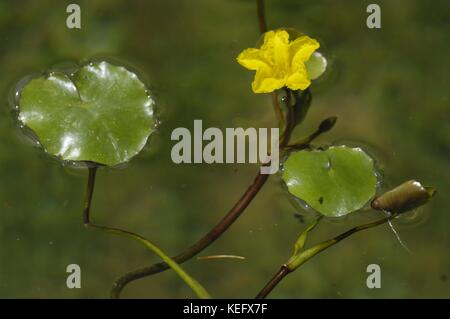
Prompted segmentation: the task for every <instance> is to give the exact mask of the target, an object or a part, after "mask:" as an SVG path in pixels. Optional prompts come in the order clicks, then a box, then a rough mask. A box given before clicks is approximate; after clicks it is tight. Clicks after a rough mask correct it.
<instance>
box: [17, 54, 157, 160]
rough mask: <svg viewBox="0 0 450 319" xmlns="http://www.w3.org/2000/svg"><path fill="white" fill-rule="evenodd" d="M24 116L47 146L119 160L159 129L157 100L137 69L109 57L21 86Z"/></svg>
mask: <svg viewBox="0 0 450 319" xmlns="http://www.w3.org/2000/svg"><path fill="white" fill-rule="evenodd" d="M18 93H19V99H18V108H19V120H20V121H21V122H22V123H23V125H25V126H26V127H28V128H29V129H31V130H32V131H33V132H34V133H35V135H36V136H37V138H38V139H39V142H40V144H41V145H42V146H43V148H44V149H45V151H46V152H48V153H49V154H51V155H54V156H57V157H58V158H60V159H62V160H65V161H89V162H95V163H98V164H103V165H108V166H114V165H117V164H120V163H123V162H127V161H129V160H130V159H131V158H132V157H133V156H135V155H136V154H138V153H139V152H140V151H141V150H142V148H143V147H144V145H145V143H146V142H147V139H148V137H149V136H150V134H151V133H152V132H153V131H154V116H153V106H154V100H153V99H152V98H151V97H150V96H149V93H148V91H147V88H146V87H145V85H144V84H143V83H142V82H141V81H140V80H139V79H138V77H137V76H136V74H135V73H133V72H131V71H129V70H127V69H126V68H124V67H122V66H116V65H113V64H110V63H108V62H104V61H103V62H96V63H89V64H86V65H84V66H82V67H80V68H79V69H78V70H77V71H76V72H75V73H73V74H70V75H67V74H65V73H62V72H50V73H49V74H48V75H45V76H41V77H38V78H35V79H33V80H31V81H30V82H28V83H27V84H26V85H25V86H24V87H23V88H22V89H21V90H20V91H19V92H18Z"/></svg>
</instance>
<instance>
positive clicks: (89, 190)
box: [83, 167, 211, 299]
mask: <svg viewBox="0 0 450 319" xmlns="http://www.w3.org/2000/svg"><path fill="white" fill-rule="evenodd" d="M96 172H97V168H96V167H91V168H89V177H88V183H87V187H86V196H85V201H84V209H83V222H84V226H85V227H92V228H95V229H99V230H102V231H105V232H108V233H112V234H115V235H119V236H124V237H127V238H130V239H133V240H135V241H137V242H138V243H140V244H142V245H143V246H144V247H146V248H147V249H148V250H150V251H151V252H152V253H154V254H156V255H157V256H159V257H160V258H161V259H162V260H164V261H165V262H166V263H167V265H168V267H170V268H172V269H173V270H174V271H175V272H176V273H177V274H178V276H180V278H181V279H182V280H183V281H184V282H185V283H186V284H187V285H188V286H189V287H190V288H191V289H192V290H193V291H194V292H195V294H196V295H197V296H198V297H199V298H203V299H204V298H211V296H210V295H209V294H208V292H207V291H206V289H205V288H203V286H202V285H201V284H200V283H199V282H198V281H197V280H195V279H194V278H192V277H191V276H189V275H188V274H187V273H186V272H185V271H184V270H183V269H182V268H181V267H180V266H179V265H178V264H177V263H176V262H175V261H174V260H172V259H171V258H170V257H169V256H168V255H167V254H165V253H164V251H162V250H161V249H160V248H159V247H158V246H156V245H155V244H153V243H152V242H151V241H149V240H148V239H146V238H144V237H142V236H141V235H138V234H136V233H133V232H130V231H127V230H123V229H119V228H113V227H107V226H100V225H96V224H93V223H91V221H90V211H91V203H92V196H93V194H94V186H95V176H96Z"/></svg>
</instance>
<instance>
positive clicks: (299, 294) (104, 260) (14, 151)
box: [0, 0, 450, 298]
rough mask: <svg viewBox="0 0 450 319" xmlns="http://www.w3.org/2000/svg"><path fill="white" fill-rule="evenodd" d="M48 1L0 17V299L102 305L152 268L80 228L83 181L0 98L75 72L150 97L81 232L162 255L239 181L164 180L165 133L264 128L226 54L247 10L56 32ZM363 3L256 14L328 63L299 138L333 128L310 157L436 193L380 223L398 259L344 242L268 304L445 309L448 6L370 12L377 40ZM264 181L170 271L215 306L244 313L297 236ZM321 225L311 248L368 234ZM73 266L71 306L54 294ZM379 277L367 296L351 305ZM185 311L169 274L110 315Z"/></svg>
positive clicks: (207, 221) (252, 29) (218, 170)
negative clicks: (127, 69)
mask: <svg viewBox="0 0 450 319" xmlns="http://www.w3.org/2000/svg"><path fill="white" fill-rule="evenodd" d="M68 3H69V2H66V1H56V0H53V1H49V0H47V1H39V2H37V1H23V2H20V4H19V3H18V2H17V1H5V0H1V1H0V40H1V48H0V92H1V96H2V97H3V98H2V106H3V107H2V108H1V116H0V136H1V137H0V297H8V298H10V297H32V298H36V297H39V298H42V297H64V298H75V297H94V298H98V297H107V296H108V293H109V289H110V287H111V285H112V282H113V281H114V279H116V277H118V276H119V275H121V274H122V273H124V272H125V271H128V270H132V269H134V268H136V267H139V266H143V265H146V264H150V263H153V262H155V261H157V258H156V257H155V256H152V255H150V254H149V253H147V252H145V251H144V250H143V249H142V248H141V247H139V246H138V245H136V244H135V243H133V242H129V241H127V240H124V239H123V238H116V237H113V236H108V235H107V234H103V233H97V232H95V231H88V230H85V229H84V228H83V226H82V220H81V211H82V206H83V203H82V201H83V194H84V186H85V182H86V177H87V172H86V171H85V170H83V169H74V168H69V167H62V166H61V165H60V164H59V163H58V162H56V161H55V160H52V159H49V158H48V157H46V156H45V154H44V153H43V152H41V151H40V150H39V149H38V148H37V147H33V146H32V145H33V144H32V143H31V142H29V141H28V140H27V139H25V138H24V137H23V135H22V134H21V133H20V130H19V129H18V128H17V125H16V123H15V121H14V119H13V117H12V115H11V114H12V112H11V107H10V105H9V103H8V96H9V95H10V92H11V90H12V89H13V87H14V85H15V84H16V83H17V81H19V79H21V78H23V76H25V75H27V74H31V73H39V72H42V71H44V70H46V69H48V68H49V67H52V66H67V65H68V64H69V65H70V64H71V63H72V64H73V63H74V62H77V61H84V60H87V59H89V58H91V57H108V58H114V59H118V60H120V61H124V62H126V63H127V64H129V65H132V66H133V67H134V68H136V69H137V70H140V76H142V77H143V78H144V79H145V80H146V81H147V82H148V83H149V84H150V86H151V88H152V90H153V91H154V92H156V93H157V95H158V108H159V113H160V120H161V125H160V129H159V132H158V133H157V134H156V135H155V136H152V139H151V142H150V143H149V146H148V147H147V148H146V150H145V151H144V152H143V153H141V154H140V155H139V156H138V157H137V158H135V159H134V160H133V161H132V162H131V163H129V164H128V165H126V166H125V167H123V168H121V169H116V170H110V169H103V170H101V171H100V172H99V175H98V180H97V188H96V191H95V199H94V206H93V211H92V214H93V220H94V221H95V222H98V223H102V224H108V225H111V226H120V227H123V228H126V229H129V230H133V231H136V232H138V233H141V234H143V235H145V236H146V237H148V238H150V239H152V240H153V241H155V242H156V243H158V244H159V245H160V246H161V247H163V248H164V249H165V250H166V251H168V252H170V253H176V252H178V251H181V250H182V249H183V248H185V247H187V246H188V245H190V244H191V243H193V242H194V241H195V240H196V239H198V238H199V237H200V236H201V235H203V234H204V233H205V232H206V231H207V230H209V228H211V227H212V225H214V224H215V223H216V222H217V221H218V220H219V219H220V218H221V217H222V216H223V215H224V214H225V212H226V211H227V210H228V209H229V208H230V207H231V206H232V205H233V204H234V202H235V201H236V200H237V199H238V198H239V197H240V195H241V193H242V192H243V191H244V190H245V189H246V187H247V185H248V184H249V183H250V182H251V181H252V180H253V175H254V174H255V172H256V171H257V167H256V166H255V165H242V164H236V165H194V164H192V165H176V164H174V163H173V162H172V161H171V159H170V150H171V147H172V145H173V142H171V141H170V134H171V132H172V130H173V129H174V128H176V127H180V126H182V127H187V128H192V126H193V120H194V119H202V120H203V124H204V126H205V127H210V126H214V127H219V128H225V127H237V126H243V127H246V126H256V127H270V126H273V125H275V121H274V116H273V111H272V107H271V101H270V98H269V97H268V96H265V95H254V94H253V93H251V91H250V81H251V79H252V73H251V72H247V71H245V70H243V69H242V68H241V67H240V66H239V65H238V64H237V63H236V62H235V58H236V56H237V54H238V53H239V52H240V51H241V50H242V49H244V48H246V47H251V46H253V45H254V43H255V42H256V41H257V40H258V38H259V35H258V27H257V23H256V19H255V5H254V3H253V1H237V0H236V1H233V0H230V1H223V0H222V1H206V0H203V1H197V0H196V1H176V2H175V1H156V0H152V1H126V2H125V1H106V0H97V1H80V2H79V4H80V6H81V12H82V29H81V30H69V29H67V28H66V26H65V20H66V17H67V14H66V6H67V4H68ZM369 3H370V2H369V1H345V2H344V1H332V0H327V1H325V0H320V1H294V0H290V1H267V5H266V7H267V8H266V9H267V20H268V24H269V27H270V28H278V27H294V28H297V29H299V30H301V31H303V32H305V33H307V34H308V35H310V36H312V37H314V38H317V39H319V40H320V42H321V43H322V48H323V49H324V50H323V51H322V52H324V53H325V54H326V55H327V56H328V57H329V60H330V65H331V66H330V69H329V71H328V74H327V76H326V77H325V78H324V79H322V80H321V81H320V82H318V83H317V84H315V85H314V86H313V88H312V92H313V96H314V101H313V105H312V107H311V110H310V113H309V114H308V118H307V120H306V121H305V124H304V125H303V126H302V127H300V128H298V129H297V130H296V131H295V133H294V137H297V138H300V137H302V136H303V135H305V134H308V133H309V132H311V130H312V129H313V128H314V127H315V126H316V125H317V123H319V122H320V120H322V119H323V118H325V117H327V116H331V115H337V116H338V118H339V120H338V123H337V125H336V127H335V128H334V129H333V131H332V132H330V133H328V134H327V135H325V136H322V137H320V140H319V142H321V143H325V144H327V143H339V142H342V141H352V142H355V141H357V142H358V143H362V144H363V145H365V146H366V147H367V148H370V149H371V150H372V153H373V154H374V155H375V156H376V159H377V161H378V164H379V166H380V168H381V170H382V172H383V175H384V178H383V187H386V188H388V187H392V186H395V185H397V184H399V183H401V182H403V181H405V180H407V179H410V178H415V179H418V180H421V181H423V182H424V183H426V184H431V185H434V186H436V187H437V188H438V191H439V193H438V195H437V196H436V198H435V199H434V200H433V201H432V202H431V203H430V204H429V205H428V206H426V207H424V208H422V209H420V210H418V211H415V212H413V213H411V214H409V215H407V216H404V217H403V218H402V220H400V221H397V222H396V223H395V225H396V227H397V230H398V232H399V233H400V236H401V238H402V240H403V241H404V242H405V243H406V244H407V245H408V247H409V249H410V250H411V251H412V252H413V254H409V253H408V252H407V251H405V249H404V248H403V247H402V246H401V245H400V244H399V242H398V241H397V240H396V238H395V235H394V234H393V233H392V231H390V230H389V228H388V227H387V226H386V227H384V226H382V227H379V228H376V229H373V230H370V231H367V232H365V233H360V234H358V235H356V236H355V237H353V238H350V239H348V240H346V241H344V242H342V243H340V244H339V245H337V246H336V247H333V248H332V249H330V250H329V251H327V252H325V253H323V254H322V255H320V256H318V257H317V258H314V259H313V260H312V261H310V262H308V263H307V264H305V266H304V267H302V268H301V269H300V270H298V271H297V272H296V273H294V274H292V275H290V276H289V278H288V279H287V280H286V281H284V282H283V283H282V284H281V285H280V286H279V287H278V288H277V289H276V290H275V291H274V292H273V294H272V295H271V296H272V297H294V298H305V297H327V298H330V297H337V298H340V297H385V298H394V297H406V298H411V297H450V279H449V276H450V254H449V245H450V236H449V233H450V218H449V215H448V206H449V204H450V198H449V196H448V193H449V191H450V170H449V165H450V106H449V83H450V79H449V72H448V70H449V66H450V65H449V59H448V56H449V53H450V31H449V30H450V28H449V27H450V25H449V21H450V20H449V19H448V17H449V14H450V7H449V5H448V1H444V0H443V1H419V0H416V1H411V0H408V1H407V0H403V1H387V0H384V1H377V3H378V4H379V5H380V6H381V8H382V28H381V29H380V30H370V29H368V28H367V27H366V24H365V20H366V17H367V13H366V6H367V5H368V4H369ZM288 197H289V196H288V195H287V193H286V191H285V190H284V189H283V188H282V187H280V180H279V178H276V177H275V178H271V180H270V181H269V182H268V184H267V185H266V186H265V187H264V189H263V190H262V191H261V193H260V194H259V195H258V197H257V198H256V200H255V201H254V202H252V204H251V205H250V207H249V208H248V210H247V211H246V212H245V213H244V214H243V216H242V217H241V218H240V219H239V221H238V222H237V223H236V224H235V225H233V226H232V227H231V229H230V230H229V231H228V232H227V233H226V234H225V235H224V236H223V237H221V239H219V240H218V241H217V242H216V243H215V244H214V245H212V246H211V247H210V248H208V249H207V250H206V251H205V252H204V253H203V254H202V255H208V254H209V255H213V254H233V255H241V256H245V257H246V260H244V261H243V260H199V261H198V260H195V259H194V260H192V261H191V262H189V263H187V264H186V269H187V270H188V271H189V272H190V273H191V274H192V275H193V276H195V277H196V278H198V279H199V280H200V281H201V282H202V283H203V284H204V285H205V287H206V288H207V289H208V290H209V291H210V292H211V293H212V294H213V296H216V297H252V296H254V295H255V294H256V292H257V291H258V290H259V289H260V288H261V287H262V286H263V284H265V282H266V281H267V280H268V279H269V278H270V276H271V275H272V273H273V272H274V271H275V270H276V269H277V268H278V266H279V265H280V264H281V263H282V262H284V261H285V259H286V258H287V257H288V256H289V253H290V247H291V244H292V242H293V241H294V239H295V238H296V235H297V234H298V232H299V231H300V230H301V229H303V227H304V225H302V224H301V223H300V222H299V220H298V218H295V217H294V214H295V213H297V212H298V211H299V210H300V209H301V206H299V205H293V204H292V203H291V201H290V200H289V198H288ZM378 214H379V213H375V212H373V211H370V210H367V211H365V212H363V213H361V214H359V215H357V216H356V215H355V216H348V217H346V218H344V219H340V220H338V221H330V222H326V223H323V224H322V225H321V226H320V227H318V228H317V230H315V231H314V234H313V235H312V237H311V240H312V241H319V240H322V239H328V238H329V237H331V236H333V235H335V234H337V233H339V232H341V231H343V230H344V229H347V228H348V227H350V225H354V224H357V223H359V222H364V221H367V220H369V219H370V218H374V217H376V216H378ZM72 263H76V264H79V265H80V266H81V269H82V288H81V289H72V290H70V289H68V288H67V287H66V285H65V280H66V275H67V274H66V266H67V265H69V264H72ZM373 263H375V264H379V265H380V266H381V270H382V287H381V289H372V290H370V289H368V288H367V287H366V277H367V273H366V267H367V265H368V264H373ZM186 296H188V297H192V292H191V291H190V289H189V288H188V287H186V286H184V285H183V283H182V282H181V281H180V280H179V279H178V278H177V277H176V276H175V275H174V274H173V273H171V272H166V273H164V274H161V275H157V276H154V277H152V278H148V279H145V280H141V281H138V282H136V283H133V284H132V285H130V286H129V287H128V288H127V289H126V291H125V292H124V297H149V298H150V297H161V298H164V297H186Z"/></svg>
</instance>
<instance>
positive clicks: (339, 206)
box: [282, 146, 377, 217]
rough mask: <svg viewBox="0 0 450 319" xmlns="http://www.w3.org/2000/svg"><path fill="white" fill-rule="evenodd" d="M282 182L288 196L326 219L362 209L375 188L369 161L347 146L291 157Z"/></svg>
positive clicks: (361, 153) (370, 161)
mask: <svg viewBox="0 0 450 319" xmlns="http://www.w3.org/2000/svg"><path fill="white" fill-rule="evenodd" d="M282 179H283V180H284V182H285V183H286V185H287V186H288V190H289V192H290V193H292V194H293V195H295V196H297V197H298V198H300V199H302V200H303V201H305V202H306V203H307V204H308V205H309V206H311V207H312V208H314V209H315V210H316V211H318V212H320V213H321V214H323V215H325V216H328V217H338V216H343V215H346V214H348V213H351V212H353V211H356V210H358V209H360V208H362V207H363V206H364V205H365V204H366V203H367V202H368V201H369V200H370V199H371V198H372V197H373V196H374V195H375V191H376V184H377V178H376V173H375V168H374V163H373V160H372V158H371V157H370V156H369V155H367V154H366V153H365V152H364V151H363V150H362V149H360V148H350V147H347V146H333V147H329V148H328V149H326V150H313V151H306V150H303V151H299V152H295V153H291V154H290V156H289V158H288V159H287V160H286V162H285V163H284V171H283V175H282Z"/></svg>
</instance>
